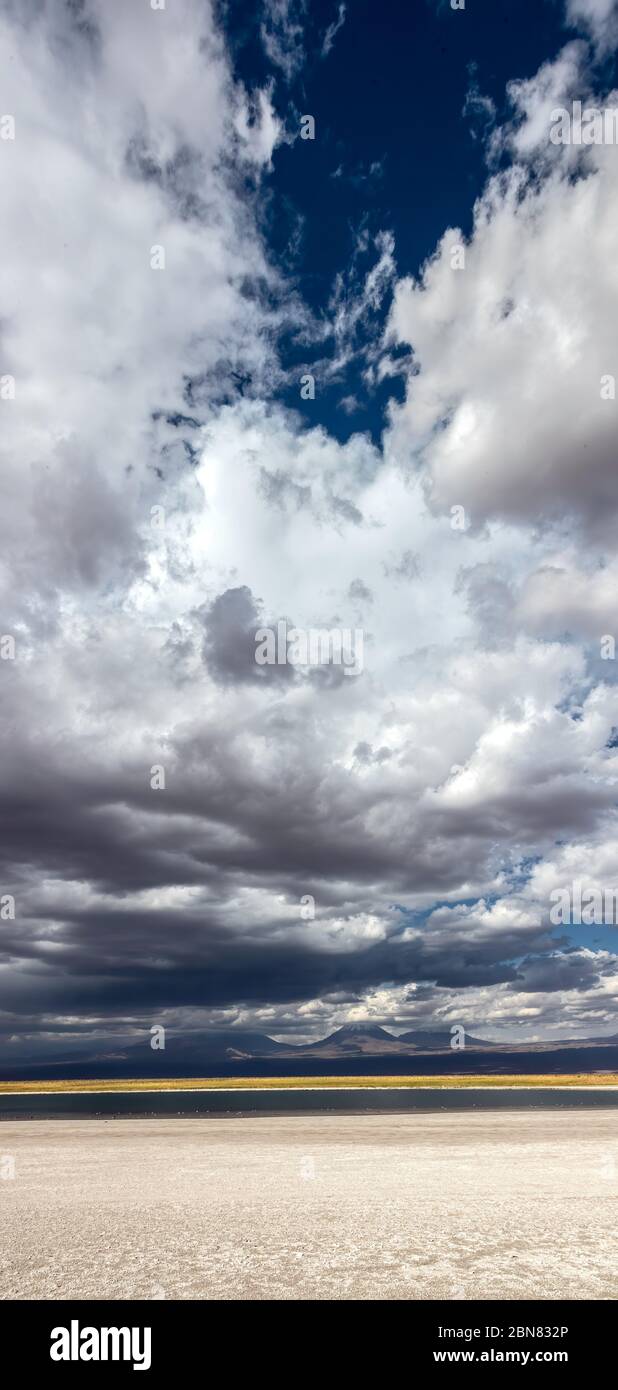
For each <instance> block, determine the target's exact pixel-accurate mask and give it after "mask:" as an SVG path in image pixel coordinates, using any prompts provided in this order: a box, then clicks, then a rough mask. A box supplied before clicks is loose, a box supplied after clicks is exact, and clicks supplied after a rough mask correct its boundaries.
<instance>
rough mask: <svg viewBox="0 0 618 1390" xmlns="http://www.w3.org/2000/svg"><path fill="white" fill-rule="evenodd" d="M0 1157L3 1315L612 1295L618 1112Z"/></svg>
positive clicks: (364, 1120) (386, 1121)
mask: <svg viewBox="0 0 618 1390" xmlns="http://www.w3.org/2000/svg"><path fill="white" fill-rule="evenodd" d="M0 1154H2V1155H5V1156H6V1155H9V1156H12V1158H13V1160H14V1165H15V1177H14V1179H13V1180H11V1179H5V1180H4V1181H1V1182H0V1217H1V1225H2V1241H1V1245H0V1295H1V1297H2V1298H4V1299H7V1298H26V1299H32V1298H34V1299H46V1298H93V1299H96V1298H104V1299H122V1298H153V1299H160V1298H171V1299H176V1298H214V1299H354V1298H357V1299H422V1298H454V1299H459V1298H506V1299H511V1298H546V1299H551V1298H567V1299H579V1298H591V1299H615V1298H618V1113H617V1112H616V1111H568V1110H567V1111H560V1112H553V1113H543V1112H539V1111H536V1112H531V1111H524V1112H521V1111H520V1112H519V1113H513V1112H502V1113H497V1112H487V1111H486V1112H484V1113H478V1112H477V1113H466V1114H462V1113H459V1114H448V1115H447V1114H407V1115H379V1114H377V1115H376V1114H370V1115H358V1116H355V1115H345V1116H342V1115H315V1116H285V1117H283V1116H276V1117H272V1118H266V1117H260V1118H253V1117H251V1118H235V1117H234V1118H195V1119H178V1120H176V1119H152V1120H150V1119H138V1120H132V1119H121V1120H116V1119H113V1120H85V1121H83V1120H82V1121H78V1122H73V1121H58V1120H51V1121H48V1120H33V1121H7V1122H5V1123H3V1124H2V1125H0ZM4 1166H5V1168H6V1159H5V1161H4Z"/></svg>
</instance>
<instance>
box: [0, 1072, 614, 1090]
mask: <svg viewBox="0 0 618 1390" xmlns="http://www.w3.org/2000/svg"><path fill="white" fill-rule="evenodd" d="M470 1086H499V1087H509V1086H519V1087H522V1086H594V1087H602V1086H618V1072H577V1073H573V1074H572V1075H568V1076H558V1075H556V1074H555V1073H551V1074H550V1075H538V1076H525V1075H524V1076H521V1075H513V1076H506V1075H503V1074H502V1075H499V1076H487V1075H483V1076H218V1077H193V1076H190V1077H166V1078H164V1079H161V1078H159V1079H156V1080H146V1079H144V1078H139V1079H135V1080H133V1079H130V1080H117V1079H114V1080H107V1081H0V1095H19V1094H21V1095H28V1094H32V1093H33V1092H39V1093H43V1094H45V1095H56V1094H62V1093H63V1092H69V1091H78V1092H85V1093H90V1092H91V1093H93V1094H103V1093H105V1092H111V1093H112V1094H113V1093H114V1092H121V1091H237V1090H252V1091H253V1090H255V1091H279V1090H284V1089H287V1090H292V1089H293V1090H299V1091H302V1090H316V1089H319V1090H338V1089H343V1090H353V1089H355V1088H356V1087H363V1088H365V1087H366V1088H367V1089H370V1090H371V1089H376V1088H377V1087H388V1088H389V1089H391V1088H392V1089H401V1090H410V1089H414V1088H419V1087H431V1088H432V1089H436V1090H440V1089H443V1088H448V1087H457V1089H465V1088H466V1087H470Z"/></svg>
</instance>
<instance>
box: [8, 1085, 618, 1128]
mask: <svg viewBox="0 0 618 1390" xmlns="http://www.w3.org/2000/svg"><path fill="white" fill-rule="evenodd" d="M617 1107H618V1090H615V1091H610V1090H582V1089H578V1090H564V1091H558V1090H551V1089H549V1088H548V1089H545V1088H541V1087H539V1088H538V1090H523V1089H522V1090H518V1089H515V1088H514V1089H513V1090H509V1091H488V1090H478V1091H473V1090H465V1091H464V1090H462V1091H457V1090H452V1091H446V1090H438V1089H433V1088H428V1089H427V1090H422V1091H421V1090H418V1091H417V1090H410V1091H399V1090H391V1089H387V1088H384V1089H375V1090H370V1091H362V1090H352V1089H350V1090H344V1089H342V1090H338V1091H318V1090H316V1091H277V1092H276V1093H275V1092H273V1091H270V1092H267V1091H242V1092H239V1091H193V1092H191V1091H184V1092H182V1091H176V1092H173V1093H171V1092H160V1091H159V1092H150V1093H142V1094H125V1095H122V1094H116V1095H104V1094H103V1095H66V1094H65V1095H55V1096H36V1095H31V1096H6V1095H2V1096H0V1120H18V1119H23V1120H64V1119H67V1120H72V1119H77V1118H82V1119H83V1118H84V1117H90V1118H93V1119H97V1118H111V1117H114V1118H116V1119H122V1118H123V1117H126V1118H129V1117H133V1116H136V1115H144V1116H151V1117H155V1116H156V1117H157V1118H158V1117H159V1116H165V1115H169V1116H172V1117H173V1116H178V1115H306V1114H341V1113H342V1112H345V1111H347V1112H348V1113H351V1114H367V1113H369V1112H378V1113H385V1112H388V1111H391V1112H393V1113H397V1114H402V1113H405V1112H406V1111H408V1110H437V1111H451V1110H582V1109H584V1110H585V1109H589V1110H611V1109H614V1108H617Z"/></svg>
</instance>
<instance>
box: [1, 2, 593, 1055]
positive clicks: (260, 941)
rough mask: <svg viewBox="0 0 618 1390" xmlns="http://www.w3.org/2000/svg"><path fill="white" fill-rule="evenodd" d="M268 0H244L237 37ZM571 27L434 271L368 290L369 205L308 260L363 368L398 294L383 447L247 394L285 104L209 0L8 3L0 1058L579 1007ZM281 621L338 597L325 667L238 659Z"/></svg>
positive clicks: (589, 607)
mask: <svg viewBox="0 0 618 1390" xmlns="http://www.w3.org/2000/svg"><path fill="white" fill-rule="evenodd" d="M341 9H342V7H341ZM275 21H276V23H275ZM284 21H285V23H286V24H288V23H289V24H292V25H294V23H295V19H294V17H293V16H291V14H290V12H289V7H285V6H273V5H271V6H270V7H269V9H268V13H267V17H266V18H265V20H264V23H265V24H267V23H269V24H270V25H271V29H270V30H269V32H271V33H274V32H275V31H276V32H277V33H279V32H280V31H281V27H282V25H283V24H284ZM277 25H278V26H279V27H278V28H277ZM165 26H167V27H165ZM332 37H333V38H334V35H333V36H332ZM272 42H274V39H273V40H272ZM583 51H584V46H583V45H576V46H575V47H574V48H573V47H569V48H568V49H567V50H566V53H565V54H564V55H563V56H562V58H560V59H558V60H557V62H558V64H559V65H561V75H560V76H559V77H558V76H557V74H556V72H554V73H553V75H552V74H548V72H547V71H545V72H543V71H542V72H541V73H540V74H539V75H538V78H537V79H536V80H532V79H531V80H530V81H529V82H528V83H527V84H522V83H520V84H519V85H518V86H517V89H516V90H515V89H513V92H512V99H513V103H514V106H513V117H514V119H513V122H511V123H510V124H509V128H508V130H506V131H505V133H504V139H503V144H502V151H503V153H504V154H505V157H506V158H507V159H509V160H510V161H511V162H510V164H507V166H506V167H505V169H504V170H503V171H502V172H501V173H496V172H495V171H494V172H493V173H492V174H491V175H490V177H489V180H488V183H487V187H486V189H485V192H484V193H483V195H482V197H481V199H480V200H479V203H478V205H477V209H476V216H475V222H474V228H473V232H472V235H471V237H470V239H469V241H468V242H467V243H466V245H465V253H466V255H465V269H463V270H455V269H453V268H452V266H451V249H452V247H453V245H454V244H455V243H457V244H458V245H459V244H460V243H463V238H462V235H461V232H458V231H457V230H456V229H453V230H452V231H450V232H446V233H445V235H444V237H443V238H442V239H441V241H440V243H439V245H438V247H437V250H436V253H435V255H434V256H433V257H431V258H430V260H429V261H428V262H427V264H426V265H425V267H424V268H423V269H422V271H421V273H420V274H419V276H418V277H417V278H415V279H413V278H411V277H404V278H400V279H397V267H396V254H395V252H396V248H395V245H394V241H393V238H392V236H391V234H390V233H386V232H384V233H383V234H382V235H381V236H380V237H379V238H378V240H377V243H376V244H374V245H373V247H372V246H371V244H369V243H367V244H365V246H364V250H363V254H364V252H365V251H371V252H372V255H373V263H372V265H371V266H370V268H369V270H367V271H365V270H363V271H362V273H361V271H360V270H359V263H358V258H356V259H355V260H354V263H353V265H352V267H348V272H347V276H346V275H344V274H343V273H342V276H341V278H340V280H338V282H337V286H336V290H335V295H334V298H333V301H332V303H331V305H330V314H331V323H334V325H335V343H336V352H335V356H336V357H338V358H339V359H341V360H342V361H343V360H344V359H345V360H348V359H350V358H351V357H358V359H359V361H361V362H362V364H363V365H365V366H366V365H367V364H368V363H369V364H370V366H372V367H373V368H375V371H376V374H379V372H380V370H382V369H381V368H380V365H379V364H380V358H381V356H382V363H383V362H384V357H383V353H384V350H385V345H384V344H383V343H382V342H381V340H380V338H379V335H378V333H377V331H376V329H375V325H376V323H377V322H378V318H379V314H380V313H383V312H384V308H385V305H386V304H387V302H388V296H389V295H390V293H391V290H392V289H393V288H394V302H393V307H392V312H391V314H390V321H389V328H388V334H387V343H386V348H387V349H388V347H389V344H390V345H394V344H395V343H399V344H403V345H405V346H408V347H410V348H411V349H412V353H413V363H412V366H411V368H409V369H406V370H408V371H409V375H408V377H407V381H406V386H407V392H406V398H405V400H404V401H403V402H402V403H400V404H392V405H391V410H390V417H389V427H388V429H387V430H386V432H385V436H384V438H383V440H382V442H381V445H380V446H379V447H378V446H377V445H376V444H375V443H374V442H372V440H371V439H370V438H369V437H368V435H366V434H364V433H358V432H357V433H352V434H351V435H350V436H349V438H348V439H347V441H346V442H343V443H342V442H339V441H338V440H337V439H335V438H334V437H333V436H332V435H331V434H330V433H329V432H328V430H327V429H326V428H325V427H324V426H321V425H316V424H309V425H308V424H307V423H306V420H303V418H302V417H301V416H300V414H299V413H295V412H294V411H292V410H290V409H285V408H284V407H283V406H282V405H281V404H277V403H276V402H275V401H274V400H273V390H274V387H275V386H276V385H277V384H278V383H280V381H281V380H282V378H283V372H282V369H281V367H280V364H279V362H278V358H277V350H276V339H277V333H278V331H279V330H280V329H282V328H286V327H289V323H290V317H291V316H292V315H293V314H296V312H297V309H298V305H299V299H298V293H297V287H296V286H295V285H294V286H292V285H288V284H287V283H286V281H285V277H284V275H283V273H282V272H281V271H280V270H278V269H277V268H276V267H274V266H273V264H272V263H271V260H270V258H269V255H268V251H267V249H266V247H265V246H264V244H263V241H262V239H261V236H260V233H259V227H260V226H261V225H263V222H262V219H261V217H260V206H261V205H260V197H261V187H262V181H263V180H264V179H265V178H267V177H268V170H269V166H270V163H271V160H272V156H273V152H274V151H275V149H276V144H277V140H278V139H279V134H280V131H279V125H278V120H277V117H276V115H275V113H274V110H273V107H272V101H271V94H270V91H269V90H268V89H263V90H258V91H255V92H248V91H247V90H245V89H244V88H243V87H242V86H241V85H240V84H239V83H238V81H236V80H234V77H233V74H232V70H231V66H230V62H229V57H228V54H227V51H226V47H225V43H224V40H223V37H222V35H221V32H220V30H219V29H218V28H217V26H216V24H215V22H214V20H213V16H212V12H211V9H210V7H209V6H208V5H206V4H203V3H197V0H195V3H194V0H184V4H183V24H182V25H181V26H178V25H177V24H176V23H172V19H171V12H170V8H169V7H168V10H166V11H162V12H156V11H150V10H148V11H147V12H145V11H144V10H143V9H141V8H140V9H139V11H138V7H135V6H131V5H127V6H125V7H118V8H116V7H111V6H109V5H105V4H104V3H102V0H101V3H99V2H98V0H89V3H88V4H86V5H83V6H66V7H52V6H47V5H43V4H35V3H31V4H28V5H24V6H5V10H4V13H3V17H2V20H1V22H0V58H2V59H3V70H4V72H5V78H6V83H7V86H6V94H5V98H4V100H5V102H6V105H7V106H10V105H11V103H12V105H13V107H14V109H15V112H16V139H15V141H14V142H6V151H5V149H3V151H2V157H3V159H4V158H5V153H6V159H7V169H6V170H5V173H6V175H7V177H6V180H5V188H6V193H5V196H4V197H3V201H2V206H1V208H0V222H1V223H2V229H3V245H4V246H5V247H6V248H7V249H6V254H5V256H4V258H3V261H2V265H1V266H0V278H1V289H2V301H3V318H2V323H1V324H0V342H1V346H2V367H3V372H4V371H6V372H8V373H11V374H12V375H13V376H14V378H15V383H16V392H15V399H14V400H10V399H9V400H3V401H2V402H1V403H0V409H1V410H2V420H3V425H4V426H5V430H4V432H3V446H2V447H3V458H2V487H3V509H4V511H3V516H4V524H3V547H2V557H1V561H0V597H1V601H2V615H3V617H2V630H3V632H6V633H8V634H11V635H12V636H13V637H14V640H15V648H16V653H15V660H2V661H1V662H0V678H1V682H2V695H3V699H2V714H1V725H0V732H1V739H2V765H3V778H2V790H1V791H0V815H1V819H2V831H3V834H2V840H1V849H0V880H1V884H2V894H10V895H12V896H13V897H14V900H15V905H16V910H15V917H14V918H10V917H9V918H7V919H2V922H1V924H0V972H1V977H2V984H3V994H2V1004H1V1008H2V1014H1V1015H0V1027H1V1029H2V1032H3V1035H4V1036H5V1037H7V1038H8V1037H11V1038H13V1037H15V1038H16V1039H17V1040H18V1042H17V1044H15V1046H17V1047H18V1048H19V1046H20V1044H19V1039H27V1040H28V1041H27V1046H28V1047H29V1048H30V1047H31V1048H33V1049H34V1050H35V1051H36V1045H37V1038H38V1040H39V1053H40V1049H41V1047H47V1046H49V1047H50V1048H53V1047H61V1046H62V1045H64V1044H63V1039H67V1038H71V1039H72V1041H71V1046H73V1045H75V1046H76V1047H78V1046H81V1047H86V1045H87V1046H88V1047H91V1046H92V1041H93V1039H94V1038H98V1039H99V1040H100V1039H107V1041H108V1043H109V1045H110V1046H111V1045H112V1041H113V1039H114V1038H124V1037H126V1036H128V1035H130V1034H131V1032H132V1030H133V1031H135V1030H139V1029H140V1028H143V1027H145V1026H146V1025H147V1024H148V1023H149V1022H150V1021H151V1019H152V1014H153V1010H156V1011H157V1018H159V1017H165V1018H166V1019H169V1020H170V1021H171V1022H172V1024H173V1026H174V1027H178V1028H182V1027H188V1026H192V1027H196V1026H199V1025H201V1024H202V1023H206V1024H207V1025H208V1026H210V1027H213V1026H225V1027H231V1026H243V1027H244V1026H247V1027H249V1026H250V1027H253V1028H257V1029H261V1030H264V1031H269V1032H273V1033H277V1034H281V1035H285V1036H297V1037H300V1036H315V1035H316V1034H318V1035H319V1034H320V1032H326V1031H327V1030H328V1028H329V1027H330V1026H331V1025H332V1024H335V1023H340V1022H343V1021H345V1020H346V1019H357V1018H362V1017H369V1018H372V1019H376V1020H379V1021H382V1022H388V1021H392V1022H393V1023H394V1024H395V1025H397V1024H398V1025H399V1026H400V1027H401V1028H402V1029H403V1028H404V1027H405V1026H406V1025H408V1026H414V1025H415V1024H416V1023H418V1022H421V1023H423V1022H428V1021H434V1020H435V1019H437V1020H444V1021H449V1022H462V1021H463V1022H465V1023H473V1024H474V1025H475V1027H476V1028H477V1029H478V1028H479V1027H480V1026H481V1025H482V1024H483V1023H485V1024H486V1025H487V1029H488V1030H489V1029H491V1030H493V1034H495V1035H496V1036H499V1035H510V1036H513V1035H515V1034H517V1032H518V1030H521V1028H522V1027H524V1028H528V1031H529V1033H530V1035H533V1034H535V1035H542V1034H543V1031H544V1030H545V1031H547V1030H548V1029H549V1030H550V1031H553V1032H554V1033H556V1032H557V1033H560V1032H562V1035H564V1031H563V1030H564V1028H565V1027H567V1026H568V1028H569V1030H570V1032H571V1033H577V1032H582V1031H584V1032H585V1031H586V1029H587V1028H588V1029H589V1030H592V1031H594V1030H595V1028H597V1027H598V1028H599V1031H602V1030H603V1027H606V1026H608V1025H609V1024H611V1021H612V1019H613V1018H615V1016H616V1011H617V1010H616V972H615V956H614V955H613V954H612V952H611V949H609V948H605V947H604V948H603V950H599V951H594V950H589V949H588V948H587V947H584V946H577V949H575V950H573V949H572V948H571V946H570V945H569V944H568V943H565V942H564V941H562V942H559V941H557V940H556V937H555V934H554V933H553V932H552V928H551V923H550V920H549V903H550V894H551V891H552V889H553V888H555V887H559V886H561V884H562V883H563V882H568V881H570V878H571V877H572V876H573V875H579V876H580V877H581V876H582V875H583V873H584V871H586V872H587V873H588V874H589V875H591V876H592V877H593V880H594V882H595V883H597V882H598V883H599V884H601V883H603V882H605V881H606V880H607V877H608V875H609V874H610V873H611V872H612V863H613V862H614V861H613V860H612V855H613V854H614V847H615V840H616V810H615V787H616V774H617V753H616V738H615V731H616V728H618V689H617V687H616V682H615V678H614V677H613V675H612V669H613V668H612V665H611V661H606V662H604V661H602V660H601V659H600V657H599V653H598V642H599V641H600V638H601V637H602V635H603V634H611V632H612V627H613V621H614V606H613V595H614V594H615V587H616V586H615V581H616V561H615V555H614V554H613V553H612V545H611V542H612V529H613V526H614V525H615V521H616V506H617V502H618V493H617V491H616V488H617V484H616V472H615V467H614V454H615V443H614V441H615V410H616V403H615V400H614V399H613V398H612V397H611V396H608V395H607V393H606V394H605V395H602V394H601V389H600V383H601V377H602V376H604V375H606V374H608V373H609V374H611V373H612V372H613V371H614V370H615V365H616V364H615V361H614V357H613V353H614V346H613V320H614V318H615V309H616V307H618V306H617V305H616V303H615V301H616V277H615V274H614V271H613V262H612V254H613V253H612V247H613V240H614V227H615V224H616V214H617V212H618V189H617V185H616V173H615V165H614V163H613V161H612V159H611V158H610V155H611V153H612V152H611V151H610V150H608V149H604V148H602V147H595V148H594V149H591V150H590V151H589V152H588V154H587V156H586V160H587V162H586V163H585V167H583V168H581V169H578V168H576V169H575V170H574V167H573V165H572V163H571V162H569V160H567V159H565V158H563V154H562V152H561V151H559V150H558V151H556V153H555V155H552V152H551V149H549V146H548V148H547V150H543V156H542V158H540V159H539V160H538V162H537V156H536V155H535V153H534V151H535V150H536V149H538V147H539V144H540V141H541V130H542V126H543V122H544V121H545V114H544V113H545V111H546V106H547V102H548V100H550V99H551V100H553V99H554V95H555V92H556V91H558V90H564V89H565V82H566V77H565V73H567V72H568V75H569V81H570V80H571V77H573V79H574V80H576V79H577V74H578V73H580V74H581V77H582V81H583V80H584V76H586V81H587V80H588V78H589V76H590V74H589V73H588V72H587V70H586V72H584V69H583V68H582V67H581V64H583V63H584V62H585V59H584V57H583ZM9 57H10V59H11V61H10V62H9ZM273 61H276V59H274V58H273ZM286 61H287V60H286ZM333 61H334V60H333ZM554 78H555V81H554ZM535 83H536V85H535ZM76 110H78V111H79V112H80V113H81V114H80V120H76V119H75V112H76ZM526 113H527V115H526ZM526 122H527V130H528V133H527V135H526V136H525V137H524V136H523V134H522V132H523V130H524V129H525V128H526ZM11 161H12V162H11ZM153 247H154V248H158V249H159V251H160V250H163V251H164V269H161V268H159V269H158V268H153V266H152V255H153ZM359 254H360V252H359ZM157 259H159V260H160V257H158V253H157V252H155V261H157ZM33 264H34V265H36V267H37V275H36V277H35V276H33V273H32V266H33ZM302 312H303V311H302V306H301V313H302ZM393 360H394V359H393ZM335 370H336V364H335ZM388 370H390V369H388ZM388 370H387V369H386V368H384V369H383V374H388ZM453 506H455V507H459V506H461V507H463V508H464V512H465V515H466V525H465V526H464V527H463V528H461V529H459V528H457V527H454V526H453V525H452V524H451V523H452V513H451V508H452V507H453ZM279 620H285V621H286V622H289V623H290V624H292V623H293V624H294V625H295V626H296V627H297V628H301V629H303V630H307V629H320V630H321V629H327V630H328V629H343V628H346V629H358V628H360V629H361V630H362V634H363V639H364V661H363V668H362V671H361V672H360V673H359V674H358V676H357V678H355V679H354V680H348V679H345V677H344V676H343V674H342V673H339V674H340V675H341V678H340V679H339V678H337V673H336V672H334V673H333V671H332V670H329V671H325V670H324V669H320V670H310V671H301V672H298V671H295V670H293V669H292V667H291V666H290V665H279V664H278V663H277V664H275V666H272V667H271V666H264V667H258V666H256V663H255V633H256V630H257V629H258V628H259V627H260V626H263V625H271V624H275V623H276V622H277V621H279ZM153 768H159V769H163V770H164V776H165V785H164V786H157V785H153ZM155 780H156V779H155ZM595 876H596V877H595ZM307 895H309V896H310V897H312V898H313V900H314V904H315V913H314V915H313V917H311V918H310V919H307V918H306V917H305V916H303V915H302V914H301V906H302V899H303V897H305V896H307ZM493 1034H491V1033H490V1035H493ZM25 1045H26V1044H25V1043H24V1046H25ZM11 1046H13V1044H11Z"/></svg>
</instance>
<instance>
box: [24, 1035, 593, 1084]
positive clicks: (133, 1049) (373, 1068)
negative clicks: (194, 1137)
mask: <svg viewBox="0 0 618 1390" xmlns="http://www.w3.org/2000/svg"><path fill="white" fill-rule="evenodd" d="M451 1042H452V1035H451V1032H450V1029H448V1028H433V1029H430V1028H428V1029H412V1030H410V1031H408V1032H405V1033H401V1034H400V1035H399V1036H398V1037H396V1036H395V1034H394V1033H390V1032H389V1031H388V1030H387V1029H386V1028H382V1027H380V1026H379V1025H377V1024H370V1023H351V1024H350V1023H349V1024H344V1026H343V1027H341V1028H337V1029H335V1031H334V1032H333V1033H330V1034H329V1035H328V1037H326V1038H321V1039H319V1040H318V1041H317V1042H311V1043H297V1044H293V1043H286V1042H277V1041H276V1040H275V1039H274V1038H270V1037H268V1035H267V1034H265V1033H256V1032H250V1031H248V1030H240V1029H237V1028H234V1029H228V1030H227V1031H225V1032H217V1033H214V1032H193V1033H184V1034H176V1033H173V1032H172V1030H171V1029H168V1030H167V1034H166V1038H165V1047H164V1048H161V1049H156V1048H152V1047H151V1037H150V1034H149V1033H147V1034H145V1036H144V1038H143V1039H140V1040H139V1041H137V1042H135V1041H131V1042H130V1043H128V1044H126V1045H124V1046H120V1047H116V1048H115V1049H114V1051H111V1050H110V1051H96V1052H92V1053H91V1054H90V1055H89V1056H86V1057H80V1058H79V1059H76V1058H75V1056H73V1057H71V1056H70V1055H67V1054H66V1053H65V1054H64V1055H62V1053H61V1052H60V1051H59V1050H57V1049H54V1052H53V1054H52V1053H51V1052H50V1053H48V1055H47V1057H46V1059H45V1061H44V1062H41V1061H33V1060H31V1059H25V1058H24V1059H22V1060H21V1062H20V1063H17V1062H13V1063H10V1062H9V1061H8V1059H7V1054H6V1052H5V1054H4V1056H3V1057H2V1059H1V1061H0V1080H11V1079H14V1078H17V1079H19V1078H20V1077H22V1078H24V1079H31V1078H35V1077H40V1078H41V1079H43V1078H46V1077H47V1078H49V1079H71V1078H78V1077H84V1078H92V1079H99V1078H105V1077H147V1076H152V1077H153V1078H154V1077H172V1076H174V1077H182V1076H243V1075H245V1076H277V1075H279V1076H280V1075H286V1074H287V1075H294V1074H296V1075H299V1076H311V1075H316V1074H320V1073H323V1074H326V1075H328V1074H330V1075H333V1074H343V1075H346V1074H347V1075H349V1076H354V1075H359V1074H363V1073H364V1074H368V1075H370V1074H373V1075H385V1074H388V1073H393V1074H396V1075H408V1074H409V1075H414V1074H416V1075H432V1074H433V1075H438V1074H440V1073H455V1072H458V1071H464V1072H465V1071H470V1072H476V1073H490V1072H496V1073H500V1072H502V1073H504V1072H521V1073H524V1072H528V1073H530V1072H535V1071H537V1072H538V1071H543V1072H555V1073H560V1072H577V1071H618V1034H616V1033H614V1034H612V1035H611V1036H609V1037H608V1036H602V1037H592V1038H568V1039H560V1040H559V1041H552V1042H527V1041H523V1042H491V1041H488V1040H487V1039H483V1038H480V1037H478V1036H477V1035H476V1034H475V1033H468V1032H466V1034H465V1046H464V1047H463V1048H453V1047H452V1046H451Z"/></svg>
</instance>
